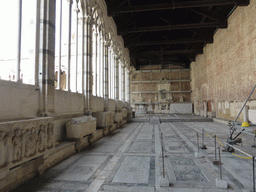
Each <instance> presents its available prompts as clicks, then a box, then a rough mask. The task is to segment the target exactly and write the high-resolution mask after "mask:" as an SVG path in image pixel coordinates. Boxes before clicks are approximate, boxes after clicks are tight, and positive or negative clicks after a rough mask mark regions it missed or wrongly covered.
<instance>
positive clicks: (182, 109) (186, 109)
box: [170, 103, 192, 114]
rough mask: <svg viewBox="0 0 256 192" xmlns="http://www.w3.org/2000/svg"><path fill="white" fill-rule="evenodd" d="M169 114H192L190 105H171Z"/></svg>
mask: <svg viewBox="0 0 256 192" xmlns="http://www.w3.org/2000/svg"><path fill="white" fill-rule="evenodd" d="M170 113H185V114H191V113H192V103H171V104H170Z"/></svg>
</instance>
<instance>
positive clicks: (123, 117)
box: [121, 109, 128, 119]
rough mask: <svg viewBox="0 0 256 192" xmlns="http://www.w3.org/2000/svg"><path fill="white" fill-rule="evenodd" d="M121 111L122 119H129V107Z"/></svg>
mask: <svg viewBox="0 0 256 192" xmlns="http://www.w3.org/2000/svg"><path fill="white" fill-rule="evenodd" d="M121 113H122V119H127V113H128V111H127V109H122V110H121Z"/></svg>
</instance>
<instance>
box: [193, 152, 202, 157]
mask: <svg viewBox="0 0 256 192" xmlns="http://www.w3.org/2000/svg"><path fill="white" fill-rule="evenodd" d="M203 156H204V155H203V154H202V153H200V152H195V157H196V158H201V157H203Z"/></svg>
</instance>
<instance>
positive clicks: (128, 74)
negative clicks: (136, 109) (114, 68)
mask: <svg viewBox="0 0 256 192" xmlns="http://www.w3.org/2000/svg"><path fill="white" fill-rule="evenodd" d="M126 89H127V103H128V104H129V105H130V71H129V68H128V67H127V87H126Z"/></svg>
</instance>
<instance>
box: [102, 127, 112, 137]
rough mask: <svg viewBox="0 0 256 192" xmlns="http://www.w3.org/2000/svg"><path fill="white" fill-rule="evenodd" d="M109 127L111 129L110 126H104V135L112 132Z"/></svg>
mask: <svg viewBox="0 0 256 192" xmlns="http://www.w3.org/2000/svg"><path fill="white" fill-rule="evenodd" d="M109 129H110V127H104V128H103V135H104V136H107V135H108V134H109V133H110V131H109Z"/></svg>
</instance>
